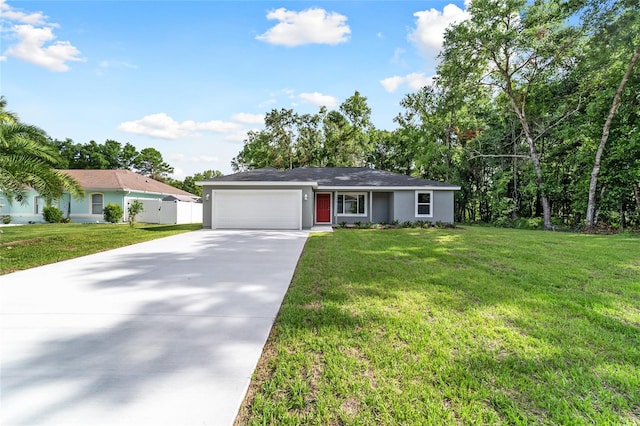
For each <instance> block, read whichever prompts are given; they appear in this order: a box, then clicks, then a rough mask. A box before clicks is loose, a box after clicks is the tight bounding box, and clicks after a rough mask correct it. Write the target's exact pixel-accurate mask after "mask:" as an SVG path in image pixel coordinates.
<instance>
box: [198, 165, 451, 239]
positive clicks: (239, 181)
mask: <svg viewBox="0 0 640 426" xmlns="http://www.w3.org/2000/svg"><path fill="white" fill-rule="evenodd" d="M198 184H199V185H202V187H203V199H202V201H203V220H202V225H203V227H204V228H210V229H310V228H311V227H312V226H316V225H339V224H341V223H347V224H353V223H355V222H361V223H365V222H372V223H382V222H385V223H392V222H393V221H396V220H397V221H399V222H405V221H412V222H413V221H417V220H424V221H429V222H432V223H435V222H443V223H453V193H454V191H456V190H459V189H460V187H458V186H455V185H450V184H447V183H442V182H436V181H433V180H428V179H419V178H415V177H411V176H405V175H400V174H397V173H391V172H386V171H382V170H375V169H370V168H362V167H302V168H297V169H291V170H284V171H281V170H275V169H271V168H265V169H257V170H251V171H247V172H241V173H235V174H231V175H227V176H221V177H216V178H212V179H208V180H205V181H201V182H198Z"/></svg>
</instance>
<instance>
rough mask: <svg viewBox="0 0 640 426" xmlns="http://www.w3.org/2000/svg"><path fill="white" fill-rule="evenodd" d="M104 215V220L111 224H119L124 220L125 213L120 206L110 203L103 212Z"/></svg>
mask: <svg viewBox="0 0 640 426" xmlns="http://www.w3.org/2000/svg"><path fill="white" fill-rule="evenodd" d="M102 213H103V214H104V220H105V221H107V222H111V223H118V222H120V221H121V220H122V216H123V215H124V211H123V210H122V207H120V205H119V204H114V203H109V204H107V205H106V207H105V208H104V209H103V210H102Z"/></svg>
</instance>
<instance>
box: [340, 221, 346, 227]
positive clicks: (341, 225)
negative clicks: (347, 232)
mask: <svg viewBox="0 0 640 426" xmlns="http://www.w3.org/2000/svg"><path fill="white" fill-rule="evenodd" d="M338 226H339V227H340V228H346V227H347V222H340V223H339V224H338Z"/></svg>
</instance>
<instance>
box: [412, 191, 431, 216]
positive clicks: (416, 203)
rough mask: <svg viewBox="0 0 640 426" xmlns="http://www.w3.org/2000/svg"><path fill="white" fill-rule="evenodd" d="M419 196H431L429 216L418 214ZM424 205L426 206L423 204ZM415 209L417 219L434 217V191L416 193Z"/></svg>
mask: <svg viewBox="0 0 640 426" xmlns="http://www.w3.org/2000/svg"><path fill="white" fill-rule="evenodd" d="M418 194H429V214H418ZM422 205H426V204H425V203H422ZM414 207H415V214H416V217H433V191H416V192H415V201H414Z"/></svg>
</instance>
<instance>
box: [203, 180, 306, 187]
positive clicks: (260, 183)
mask: <svg viewBox="0 0 640 426" xmlns="http://www.w3.org/2000/svg"><path fill="white" fill-rule="evenodd" d="M196 185H200V186H213V187H217V186H246V187H247V189H251V188H253V187H256V186H311V187H313V188H316V187H317V186H318V182H299V181H266V180H265V181H254V180H252V181H238V180H234V181H220V182H211V181H200V182H196Z"/></svg>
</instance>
